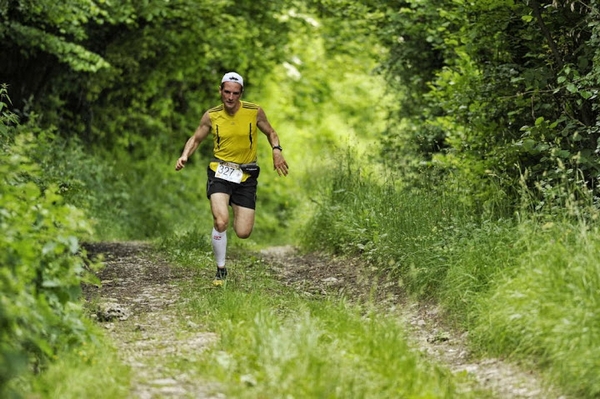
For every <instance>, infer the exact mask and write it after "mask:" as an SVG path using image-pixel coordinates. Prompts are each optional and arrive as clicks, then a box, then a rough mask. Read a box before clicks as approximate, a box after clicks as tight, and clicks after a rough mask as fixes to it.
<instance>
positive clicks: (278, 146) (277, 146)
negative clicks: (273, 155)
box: [273, 145, 283, 151]
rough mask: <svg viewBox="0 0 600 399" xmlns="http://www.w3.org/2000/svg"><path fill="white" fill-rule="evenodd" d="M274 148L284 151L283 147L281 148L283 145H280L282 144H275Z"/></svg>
mask: <svg viewBox="0 0 600 399" xmlns="http://www.w3.org/2000/svg"><path fill="white" fill-rule="evenodd" d="M273 149H274V150H279V151H283V148H281V146H280V145H274V146H273Z"/></svg>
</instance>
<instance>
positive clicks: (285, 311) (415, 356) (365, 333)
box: [185, 259, 482, 398]
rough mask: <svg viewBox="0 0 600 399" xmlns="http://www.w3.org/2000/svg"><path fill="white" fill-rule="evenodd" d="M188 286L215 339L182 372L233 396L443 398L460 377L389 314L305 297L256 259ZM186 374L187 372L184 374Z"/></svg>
mask: <svg viewBox="0 0 600 399" xmlns="http://www.w3.org/2000/svg"><path fill="white" fill-rule="evenodd" d="M210 273H212V269H210V271H208V270H207V272H206V275H203V276H200V278H199V279H198V280H196V281H191V282H189V284H188V286H187V289H186V294H185V295H186V296H187V297H188V298H189V300H188V301H187V304H188V305H187V306H189V309H188V310H187V311H189V312H192V314H194V315H195V318H196V321H197V322H198V323H200V324H202V325H205V326H207V327H208V328H209V329H210V330H213V331H215V332H216V333H217V334H218V335H219V340H218V343H217V345H216V346H215V347H214V348H213V349H212V350H210V351H207V352H206V353H205V354H204V355H203V358H202V359H201V360H200V361H198V362H196V363H194V364H189V363H186V364H187V367H188V368H190V372H196V373H198V374H199V375H202V376H203V377H202V378H205V379H209V380H213V381H218V382H219V383H220V384H219V385H220V387H221V388H220V390H224V392H225V394H226V395H227V396H228V397H235V398H266V397H267V398H294V397H295V398H450V397H465V398H468V397H482V396H481V395H482V393H481V392H479V393H478V395H476V394H475V393H474V392H471V393H466V392H462V391H461V390H460V389H459V387H460V386H462V384H463V383H466V380H464V379H463V378H462V377H456V376H453V375H451V374H450V373H449V372H448V371H447V370H445V369H443V368H441V367H439V366H436V365H434V364H431V363H430V362H429V361H428V360H427V359H426V358H425V357H423V356H422V355H421V354H420V353H418V352H417V351H416V350H414V349H412V348H411V347H410V346H409V345H408V344H407V341H406V339H405V331H404V328H403V326H402V324H401V322H400V320H399V319H398V318H397V317H394V316H393V315H386V314H382V313H379V312H377V311H376V309H375V308H374V307H373V308H370V307H368V306H367V307H358V306H357V305H352V304H350V303H348V302H346V301H344V300H342V299H336V298H328V299H309V298H305V297H303V296H301V295H299V294H298V293H296V292H294V291H292V290H290V289H287V288H285V287H284V286H282V285H281V284H280V283H278V282H277V281H275V280H274V279H273V278H272V276H271V275H270V273H269V272H268V270H267V267H266V265H264V264H263V263H262V262H261V261H259V260H256V259H245V260H244V261H237V262H235V263H234V264H232V266H230V279H229V280H228V282H227V284H226V285H225V286H224V287H222V288H219V289H212V290H208V291H207V290H206V289H203V288H202V287H206V285H207V282H208V281H210ZM192 370H193V371H192Z"/></svg>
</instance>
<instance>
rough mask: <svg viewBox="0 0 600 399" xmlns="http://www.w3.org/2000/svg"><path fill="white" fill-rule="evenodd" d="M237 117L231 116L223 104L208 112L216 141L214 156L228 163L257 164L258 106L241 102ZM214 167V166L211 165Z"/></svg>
mask: <svg viewBox="0 0 600 399" xmlns="http://www.w3.org/2000/svg"><path fill="white" fill-rule="evenodd" d="M241 103H242V105H241V106H240V109H239V110H238V111H237V112H236V113H235V115H233V116H232V115H229V114H228V113H227V111H225V108H224V107H223V104H221V105H219V106H217V107H214V108H211V109H209V110H208V115H209V116H210V122H211V125H212V134H213V141H214V148H213V154H214V156H215V157H216V158H218V159H221V160H223V161H226V162H235V163H237V164H245V163H251V162H256V156H257V147H258V145H257V144H258V143H257V136H258V134H257V130H256V116H257V114H258V105H256V104H253V103H249V102H246V101H242V102H241ZM211 166H212V165H211Z"/></svg>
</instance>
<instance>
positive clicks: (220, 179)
mask: <svg viewBox="0 0 600 399" xmlns="http://www.w3.org/2000/svg"><path fill="white" fill-rule="evenodd" d="M219 92H220V94H221V101H222V104H221V105H218V106H216V107H214V108H211V109H209V110H208V111H206V112H205V113H204V115H202V119H201V120H200V125H199V126H198V128H197V129H196V131H195V132H194V134H193V135H192V137H190V138H189V139H188V141H187V142H186V144H185V147H184V149H183V152H182V154H181V157H179V159H178V160H177V164H176V165H175V170H181V169H182V168H183V167H184V166H185V164H186V163H187V161H188V159H189V157H190V156H191V155H192V154H193V153H194V151H195V150H196V149H197V148H198V146H199V145H200V143H201V142H202V141H203V140H204V139H205V138H206V137H208V134H209V133H210V132H212V133H213V143H214V146H213V156H214V159H213V160H211V162H210V163H209V165H208V168H207V174H208V181H207V185H206V196H207V197H208V199H209V200H210V208H211V211H212V214H213V222H214V224H213V230H212V240H211V241H212V247H213V252H214V255H215V260H216V263H217V274H216V275H215V279H214V281H213V284H215V285H222V284H223V281H224V280H225V278H226V277H227V268H226V266H225V256H226V253H227V227H228V225H229V206H231V208H232V210H233V229H234V231H235V233H236V235H237V236H238V237H240V238H248V237H249V236H250V234H251V233H252V229H253V227H254V213H255V209H256V187H257V178H258V175H259V173H260V168H259V167H258V165H257V163H256V162H257V136H258V133H257V128H258V129H259V130H260V131H261V132H263V133H264V134H265V135H266V136H267V139H268V140H269V143H270V144H271V147H272V148H273V167H274V169H275V170H276V171H277V173H278V174H279V176H287V174H288V164H287V162H286V161H285V159H284V157H283V154H282V148H281V145H280V142H279V137H278V136H277V133H276V132H275V129H273V127H272V126H271V124H270V123H269V121H268V120H267V116H266V114H265V112H264V111H263V110H262V108H261V107H259V106H258V105H256V104H253V103H250V102H247V101H242V100H241V98H242V94H243V92H244V79H243V78H242V77H241V76H240V75H239V74H237V73H235V72H228V73H226V74H225V75H224V76H223V78H222V79H221V87H220V89H219Z"/></svg>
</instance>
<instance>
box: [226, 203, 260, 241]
mask: <svg viewBox="0 0 600 399" xmlns="http://www.w3.org/2000/svg"><path fill="white" fill-rule="evenodd" d="M231 208H232V209H233V229H234V230H235V234H236V235H237V236H238V237H239V238H248V237H250V234H252V229H253V228H254V214H255V210H254V209H252V208H246V207H243V206H239V205H235V204H231Z"/></svg>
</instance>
